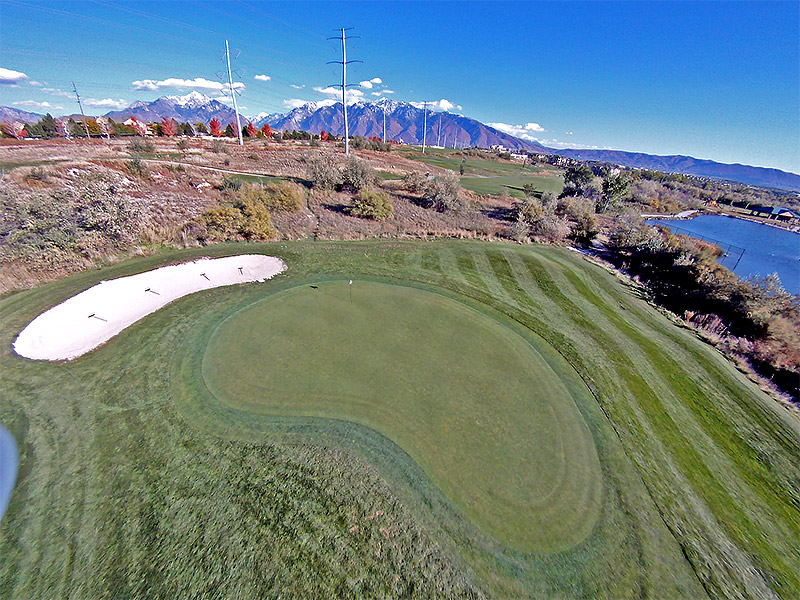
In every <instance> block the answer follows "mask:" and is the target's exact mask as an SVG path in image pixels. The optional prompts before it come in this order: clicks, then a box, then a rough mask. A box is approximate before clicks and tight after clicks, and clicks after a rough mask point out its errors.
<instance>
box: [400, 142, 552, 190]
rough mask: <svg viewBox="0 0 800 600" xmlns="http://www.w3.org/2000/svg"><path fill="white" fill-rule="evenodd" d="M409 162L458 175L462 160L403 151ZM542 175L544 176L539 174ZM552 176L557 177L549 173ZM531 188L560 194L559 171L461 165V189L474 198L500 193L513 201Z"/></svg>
mask: <svg viewBox="0 0 800 600" xmlns="http://www.w3.org/2000/svg"><path fill="white" fill-rule="evenodd" d="M401 151H402V152H405V153H406V154H407V155H408V157H409V158H413V159H414V160H418V161H420V162H422V163H426V164H431V165H435V166H437V167H441V168H443V169H450V170H451V171H455V172H459V169H460V167H461V161H462V157H461V156H460V155H458V154H457V153H458V152H459V151H458V150H450V149H426V150H425V154H422V153H420V152H419V149H416V148H413V147H411V148H404V149H403V150H401ZM544 171H546V172H547V173H546V174H545V175H541V174H540V173H542V172H544ZM553 172H556V173H558V175H552V174H550V173H553ZM526 184H532V185H533V186H534V187H535V188H536V189H537V190H539V191H540V192H555V193H556V194H560V193H561V190H562V189H563V188H564V179H563V177H562V176H561V171H560V170H558V169H555V168H554V167H551V166H549V165H548V166H540V165H535V166H531V165H524V164H523V163H520V162H508V161H501V160H491V159H487V158H481V157H473V156H469V157H467V160H466V162H465V163H464V175H463V176H462V177H461V185H462V186H464V187H465V188H466V189H468V190H471V191H473V192H475V193H478V194H490V195H493V196H498V195H500V194H502V193H503V191H504V190H506V191H508V193H509V194H510V195H512V196H514V197H515V198H520V199H521V198H524V197H525V195H524V193H523V192H522V188H523V186H525V185H526Z"/></svg>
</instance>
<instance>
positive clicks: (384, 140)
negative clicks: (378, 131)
mask: <svg viewBox="0 0 800 600" xmlns="http://www.w3.org/2000/svg"><path fill="white" fill-rule="evenodd" d="M383 143H384V144H385V143H386V98H384V99H383Z"/></svg>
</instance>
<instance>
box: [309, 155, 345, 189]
mask: <svg viewBox="0 0 800 600" xmlns="http://www.w3.org/2000/svg"><path fill="white" fill-rule="evenodd" d="M307 172H308V178H309V179H310V180H311V183H312V185H313V186H314V187H315V188H319V189H321V190H333V189H336V188H337V187H339V186H340V185H342V182H343V178H342V171H341V169H340V168H339V165H338V164H337V163H336V161H335V159H334V158H333V157H332V156H320V157H318V158H316V159H315V160H311V161H309V162H308V169H307Z"/></svg>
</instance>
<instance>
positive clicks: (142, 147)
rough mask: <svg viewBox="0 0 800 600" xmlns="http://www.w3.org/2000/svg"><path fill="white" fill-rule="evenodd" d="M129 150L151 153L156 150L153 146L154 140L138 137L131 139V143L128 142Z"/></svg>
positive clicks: (131, 151) (134, 152) (138, 152)
mask: <svg viewBox="0 0 800 600" xmlns="http://www.w3.org/2000/svg"><path fill="white" fill-rule="evenodd" d="M128 150H129V151H130V153H131V154H145V153H150V152H153V150H155V147H154V146H153V142H151V141H150V140H147V139H145V138H141V137H137V138H133V139H132V140H131V143H130V144H128Z"/></svg>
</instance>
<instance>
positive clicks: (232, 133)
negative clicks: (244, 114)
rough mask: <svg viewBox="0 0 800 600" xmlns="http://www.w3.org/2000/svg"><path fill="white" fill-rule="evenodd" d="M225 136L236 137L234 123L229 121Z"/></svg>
mask: <svg viewBox="0 0 800 600" xmlns="http://www.w3.org/2000/svg"><path fill="white" fill-rule="evenodd" d="M225 137H236V129H235V128H234V127H233V123H228V126H227V127H226V128H225Z"/></svg>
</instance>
